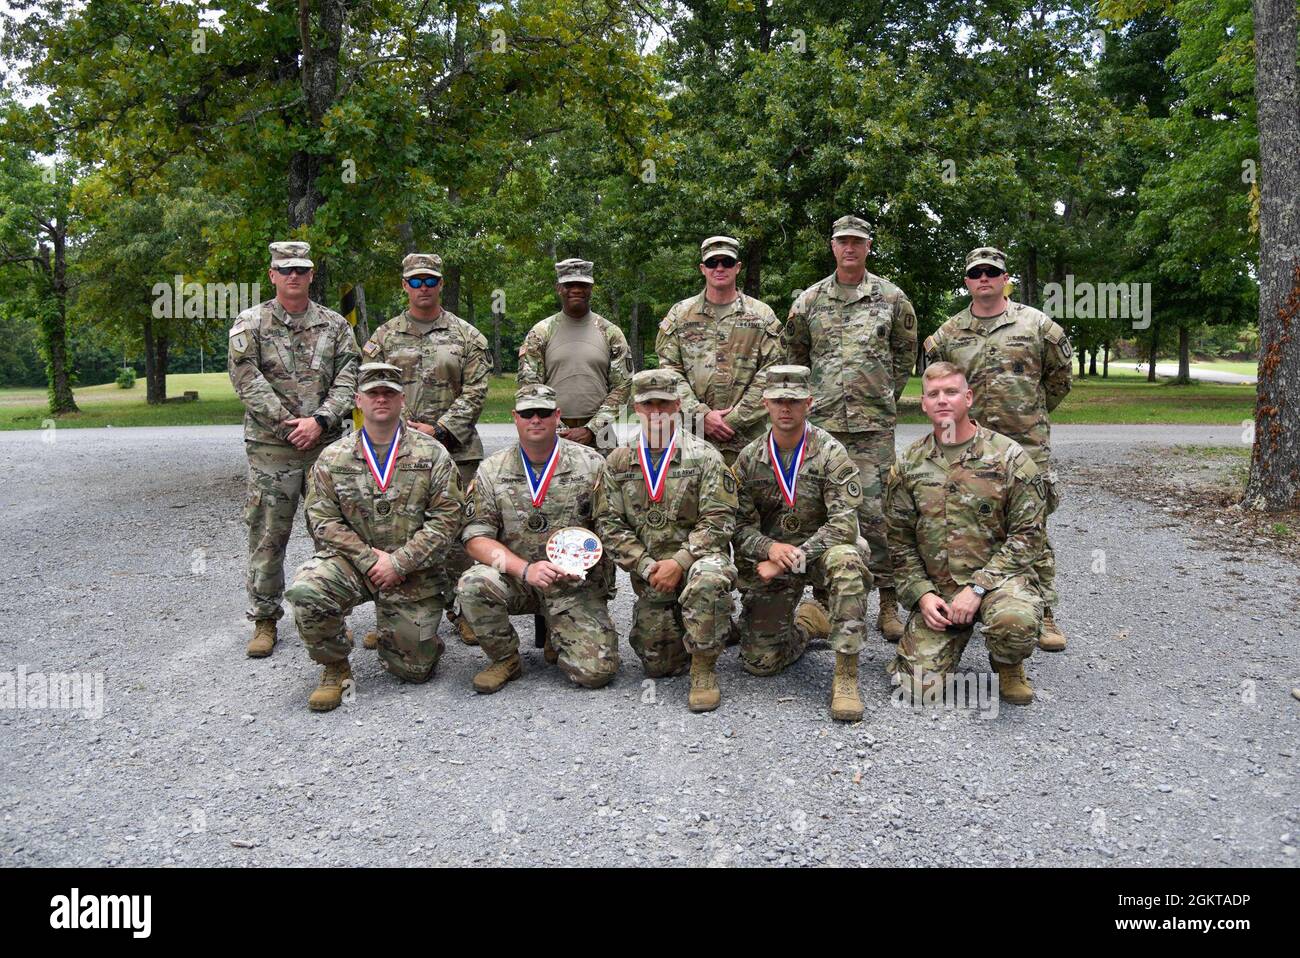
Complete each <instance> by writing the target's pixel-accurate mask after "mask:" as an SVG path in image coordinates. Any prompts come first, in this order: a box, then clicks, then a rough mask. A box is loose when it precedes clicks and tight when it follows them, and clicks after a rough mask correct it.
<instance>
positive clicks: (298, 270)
mask: <svg viewBox="0 0 1300 958" xmlns="http://www.w3.org/2000/svg"><path fill="white" fill-rule="evenodd" d="M274 269H275V271H276V272H277V273H279V274H280V275H281V276H288V275H290V274H293V275H295V276H306V275H307V274H308V273H310V272H311V271H312V267H310V266H276V267H274Z"/></svg>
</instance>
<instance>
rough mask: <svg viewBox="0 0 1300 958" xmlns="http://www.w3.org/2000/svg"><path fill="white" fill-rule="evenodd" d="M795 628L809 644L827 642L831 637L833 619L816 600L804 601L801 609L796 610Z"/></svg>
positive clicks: (800, 604) (801, 603)
mask: <svg viewBox="0 0 1300 958" xmlns="http://www.w3.org/2000/svg"><path fill="white" fill-rule="evenodd" d="M794 627H795V628H796V629H798V630H799V631H800V632H802V633H803V634H804V636H805V637H807V639H808V641H809V642H816V641H818V640H820V641H822V642H825V641H826V640H827V639H829V638H830V637H831V617H830V616H829V615H828V614H827V612H826V607H825V606H824V605H822V604H821V603H820V602H818V601H817V600H816V599H804V600H803V601H802V602H800V603H799V608H797V609H795V610H794Z"/></svg>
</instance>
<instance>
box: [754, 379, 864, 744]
mask: <svg viewBox="0 0 1300 958" xmlns="http://www.w3.org/2000/svg"><path fill="white" fill-rule="evenodd" d="M809 377H810V373H809V371H808V367H806V366H772V367H770V368H769V369H768V375H767V387H766V388H765V389H764V390H763V405H764V407H766V409H767V413H768V416H769V418H770V419H771V423H772V428H771V429H770V430H769V431H768V433H767V434H766V435H764V436H761V437H760V438H758V439H756V440H754V441H753V442H751V443H750V444H749V445H748V446H746V447H745V448H744V449H743V450H742V451H741V453H740V456H739V457H738V458H737V459H736V465H735V467H734V470H733V471H734V472H735V476H736V482H737V483H738V484H739V486H740V510H739V512H738V514H737V518H736V526H737V528H736V537H735V545H736V556H737V560H738V564H740V571H741V588H742V590H743V591H744V601H743V608H742V611H741V618H740V623H739V624H740V659H741V664H742V665H743V666H744V668H745V671H747V672H749V673H751V674H752V675H775V674H776V673H778V672H780V671H781V670H783V669H785V668H786V667H787V666H788V665H790V664H791V663H792V662H794V661H795V660H796V659H798V658H799V656H801V655H803V652H804V649H805V648H806V647H807V645H808V638H809V636H808V632H807V631H806V630H805V629H804V628H803V627H802V624H801V622H798V621H796V616H795V606H796V605H797V604H798V602H799V600H800V598H801V597H802V596H803V592H804V586H805V585H808V584H811V585H812V586H813V587H814V588H815V589H817V590H819V591H825V592H826V594H827V596H828V601H829V605H830V623H829V624H830V630H829V631H830V644H831V648H832V649H834V650H835V681H834V690H833V693H832V698H831V718H833V719H836V720H839V721H847V722H856V721H859V720H860V719H861V718H862V700H861V699H860V698H859V697H858V650H859V649H860V648H861V647H862V637H863V633H864V632H865V631H866V622H865V618H866V601H867V598H866V594H867V590H868V589H869V588H871V581H872V580H871V574H870V573H869V572H868V571H867V566H866V563H865V562H864V561H863V558H862V557H863V549H864V547H865V545H866V544H865V542H864V541H863V540H862V539H861V538H860V537H859V535H858V506H859V505H860V503H861V499H862V486H861V484H860V482H859V480H858V467H857V466H856V465H855V464H854V462H853V460H852V459H851V458H849V454H848V452H847V451H846V450H845V448H844V447H843V446H842V445H841V444H840V443H839V442H838V441H837V440H836V439H835V437H833V436H832V435H831V434H830V433H829V432H827V431H826V430H824V429H821V428H819V427H817V426H814V425H812V424H811V423H809V422H808V411H809V410H810V409H811V408H812V392H811V390H810V389H809ZM741 560H748V561H741Z"/></svg>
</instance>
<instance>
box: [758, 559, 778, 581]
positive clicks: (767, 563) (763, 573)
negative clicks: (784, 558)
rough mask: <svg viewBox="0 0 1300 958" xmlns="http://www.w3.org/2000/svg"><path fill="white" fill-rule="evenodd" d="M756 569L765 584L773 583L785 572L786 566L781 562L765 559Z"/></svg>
mask: <svg viewBox="0 0 1300 958" xmlns="http://www.w3.org/2000/svg"><path fill="white" fill-rule="evenodd" d="M754 569H755V571H756V572H757V573H758V577H759V578H760V579H762V580H763V581H764V582H771V581H772V580H773V579H775V578H776V577H777V576H779V575H782V574H783V573H784V572H785V566H783V565H781V564H780V563H779V562H773V561H772V560H771V559H764V560H763V561H762V562H760V563H759V564H758V565H757V566H755V567H754Z"/></svg>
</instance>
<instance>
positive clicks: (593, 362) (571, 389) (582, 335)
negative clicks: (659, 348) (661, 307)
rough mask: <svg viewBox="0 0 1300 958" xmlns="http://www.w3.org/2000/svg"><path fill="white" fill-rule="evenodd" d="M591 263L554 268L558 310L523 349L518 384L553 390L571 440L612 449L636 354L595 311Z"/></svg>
mask: <svg viewBox="0 0 1300 958" xmlns="http://www.w3.org/2000/svg"><path fill="white" fill-rule="evenodd" d="M593 272H594V268H593V266H592V264H591V263H589V262H587V261H586V260H581V259H566V260H561V261H560V262H558V263H556V264H555V277H556V281H555V292H556V293H557V294H558V295H559V297H560V307H561V309H560V312H558V313H556V314H555V315H554V316H549V317H547V318H546V319H544V320H542V321H541V322H540V323H538V324H537V325H536V326H534V327H533V328H532V329H531V330H529V332H528V335H527V336H525V337H524V343H523V345H522V346H520V347H519V380H518V381H519V385H520V386H527V385H531V384H533V383H542V384H544V385H547V386H550V387H551V388H552V389H554V390H555V395H556V396H557V397H559V404H560V409H562V410H563V411H564V422H563V423H562V424H561V425H562V427H563V428H562V429H561V430H560V435H561V436H563V437H564V438H565V439H568V440H569V441H570V442H576V443H581V444H582V445H584V446H589V447H592V448H597V449H601V450H603V451H608V450H609V449H612V448H613V447H614V446H616V445H618V438H617V436H616V435H615V433H614V430H615V428H616V425H617V423H618V419H619V415H620V412H621V411H622V408H623V406H624V404H625V403H626V402H627V394H628V387H629V384H630V383H631V377H632V353H631V351H630V350H629V349H628V347H627V337H625V336H624V335H623V331H622V330H621V329H619V328H618V327H617V326H615V325H614V324H613V323H611V322H610V321H609V320H607V319H605V317H603V316H601V315H599V314H597V313H593V312H592V311H591V287H592V286H593V285H594V284H595V282H596V280H595V279H594V278H593V276H592V274H593Z"/></svg>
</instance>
